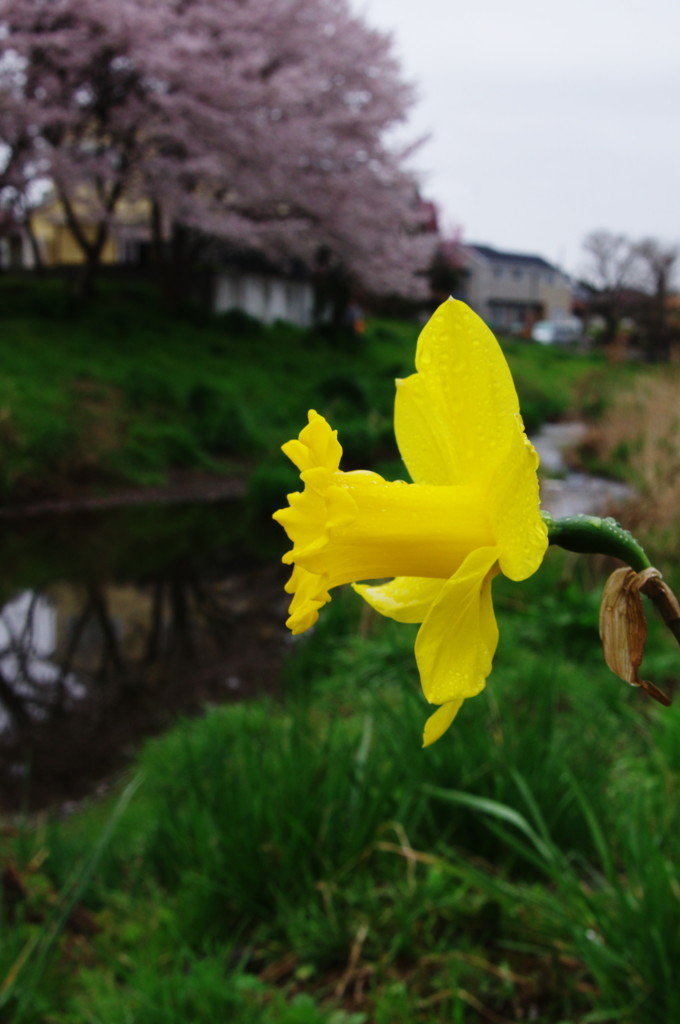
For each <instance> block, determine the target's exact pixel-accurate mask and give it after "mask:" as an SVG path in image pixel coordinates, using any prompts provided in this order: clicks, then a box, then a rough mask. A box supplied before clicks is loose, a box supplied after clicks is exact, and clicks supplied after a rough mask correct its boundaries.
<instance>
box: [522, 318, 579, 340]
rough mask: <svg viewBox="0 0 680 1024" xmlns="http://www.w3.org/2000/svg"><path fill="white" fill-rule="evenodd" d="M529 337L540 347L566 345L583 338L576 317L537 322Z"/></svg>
mask: <svg viewBox="0 0 680 1024" xmlns="http://www.w3.org/2000/svg"><path fill="white" fill-rule="evenodd" d="M531 337H532V338H533V340H534V341H539V342H540V343H541V344H542V345H568V344H570V343H571V342H574V341H580V340H581V338H582V337H583V324H582V323H581V321H580V320H579V319H578V317H576V316H571V317H566V318H565V319H564V320H539V321H538V323H536V324H534V326H533V328H532V330H531Z"/></svg>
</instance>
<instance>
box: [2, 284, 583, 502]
mask: <svg viewBox="0 0 680 1024" xmlns="http://www.w3.org/2000/svg"><path fill="white" fill-rule="evenodd" d="M0 326H1V328H2V338H3V341H2V344H1V345H0V467H1V470H0V493H1V494H4V495H5V496H6V497H9V496H17V495H18V496H20V497H21V496H30V495H32V494H45V493H58V494H61V493H64V492H65V493H67V494H69V493H73V492H79V491H82V490H83V489H90V490H91V489H93V488H95V489H99V490H101V489H106V488H111V487H113V486H117V485H120V484H121V483H132V484H142V485H143V484H154V483H158V482H161V481H163V480H164V479H165V477H166V475H167V473H168V472H169V471H170V470H173V469H190V470H193V471H195V472H199V473H219V474H223V473H237V474H240V475H243V476H245V477H250V476H251V475H253V474H255V473H259V481H260V483H259V484H258V482H257V478H256V482H255V494H256V496H258V497H259V496H260V495H261V490H262V484H261V481H262V479H263V478H272V477H275V479H276V483H277V486H278V488H279V493H280V492H281V490H284V491H285V489H286V487H289V486H290V484H291V483H292V480H293V477H292V475H291V474H289V473H287V472H286V470H285V469H282V468H281V465H282V463H281V457H280V454H279V446H280V444H281V443H282V441H283V440H285V439H286V438H288V437H291V436H294V435H296V434H297V433H298V432H299V430H300V429H301V427H302V426H303V424H304V423H305V421H306V415H307V410H308V409H310V408H316V409H317V411H319V412H321V413H322V414H323V415H325V416H326V417H327V418H328V419H329V421H330V422H331V423H333V425H334V426H337V427H338V428H339V431H340V437H341V443H342V444H343V448H344V453H345V465H346V467H347V468H355V467H357V466H362V465H367V464H368V465H369V466H371V467H373V466H381V467H384V466H386V465H388V466H390V467H391V468H392V470H393V471H394V472H396V473H402V470H401V469H400V468H399V463H398V461H397V460H398V454H397V451H396V447H395V443H394V437H393V430H392V410H393V401H394V378H395V377H398V376H404V375H407V374H409V373H411V372H412V370H413V358H414V352H415V342H416V338H417V335H418V330H419V328H418V325H417V324H415V323H409V322H398V321H378V320H373V321H369V324H368V328H367V331H366V334H365V336H364V337H363V338H362V339H360V340H359V341H358V342H357V341H356V340H355V341H351V343H348V344H346V345H345V347H344V348H343V342H342V340H338V339H337V338H336V339H331V338H329V337H327V336H326V335H324V334H315V333H314V332H313V331H306V330H301V329H298V328H295V327H293V326H291V325H287V324H275V325H273V326H271V327H264V326H262V325H260V324H258V323H256V322H255V321H252V320H249V319H248V318H247V317H245V316H243V315H232V314H226V315H223V316H211V315H208V314H205V313H200V312H197V311H196V310H188V311H185V313H184V314H178V315H175V316H170V315H168V314H167V313H166V312H164V311H163V310H162V308H161V305H160V302H159V299H158V296H157V295H156V294H155V292H154V291H153V289H152V288H150V287H149V286H146V285H144V284H143V283H139V284H136V285H134V286H133V285H127V286H123V285H121V284H120V283H117V284H114V283H111V282H110V283H108V284H107V283H105V286H103V287H102V289H101V294H100V296H99V298H98V299H97V301H96V303H94V304H93V305H92V306H90V307H87V308H85V309H82V310H75V309H73V308H72V307H71V306H70V305H69V302H68V301H67V293H66V291H65V289H64V286H63V285H62V284H61V283H60V282H59V281H57V280H50V279H48V280H46V281H44V280H36V279H32V278H27V277H23V278H18V279H17V278H12V277H0ZM506 350H507V353H508V358H509V360H510V363H511V366H512V369H513V372H514V374H515V377H516V381H517V386H518V390H519V394H520V399H521V403H522V406H523V409H524V415H525V419H526V423H527V427H528V428H529V429H531V430H534V429H536V428H537V427H538V426H539V425H540V423H541V422H543V421H544V420H545V419H553V418H557V417H559V416H561V415H563V414H564V413H565V411H566V410H567V408H568V407H569V405H570V403H571V401H572V400H573V395H574V391H575V389H576V388H577V386H578V384H579V381H581V380H582V379H583V378H584V377H587V376H588V374H590V373H591V372H592V371H593V368H594V367H597V366H599V365H601V363H600V360H599V358H598V357H595V356H580V355H574V354H569V353H564V352H562V351H558V350H555V349H550V348H546V347H544V346H537V345H531V344H528V343H520V342H508V343H507V345H506ZM271 489H272V488H270V491H271Z"/></svg>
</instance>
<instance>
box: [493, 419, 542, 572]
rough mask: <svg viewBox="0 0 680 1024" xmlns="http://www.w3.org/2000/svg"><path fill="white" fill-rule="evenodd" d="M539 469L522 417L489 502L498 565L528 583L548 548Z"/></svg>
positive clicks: (494, 483) (496, 478)
mask: <svg viewBox="0 0 680 1024" xmlns="http://www.w3.org/2000/svg"><path fill="white" fill-rule="evenodd" d="M537 469H538V455H537V453H536V450H535V448H534V446H533V445H532V444H531V442H530V441H529V440H528V438H527V437H526V435H525V433H524V428H523V426H522V421H521V419H520V418H519V416H518V417H517V425H516V432H515V436H514V437H513V439H512V443H511V446H510V448H509V449H508V452H507V457H506V458H505V459H504V460H503V462H502V464H501V465H500V466H499V468H498V472H497V473H496V476H495V478H494V480H493V483H492V486H491V488H490V490H489V499H488V512H489V517H490V519H491V521H492V523H493V530H494V534H495V536H496V543H497V544H498V547H499V549H500V555H499V558H498V563H499V565H500V568H501V572H503V573H504V574H505V575H506V576H507V577H508V578H509V579H511V580H524V579H527V577H528V576H531V575H532V574H533V573H535V572H536V570H537V569H538V567H539V566H540V564H541V562H542V561H543V556H544V555H545V552H546V548H547V547H548V529H547V527H546V525H545V523H544V522H543V520H542V518H541V515H540V496H539V490H538V476H537V474H536V470H537Z"/></svg>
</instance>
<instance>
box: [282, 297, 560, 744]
mask: <svg viewBox="0 0 680 1024" xmlns="http://www.w3.org/2000/svg"><path fill="white" fill-rule="evenodd" d="M416 371H417V372H416V373H414V374H412V376H410V377H407V378H406V379H405V380H398V381H397V382H396V383H397V394H396V403H395V411H394V426H395V434H396V439H397V444H398V445H399V450H400V452H401V455H402V458H403V460H404V463H405V464H406V467H407V469H408V471H409V473H410V475H411V479H412V480H413V481H414V482H413V483H405V482H403V481H396V482H388V481H386V480H384V479H383V478H382V477H381V476H378V474H376V473H372V472H368V471H364V470H357V471H354V472H343V471H341V470H340V457H341V455H342V448H341V447H340V444H339V442H338V439H337V431H335V430H332V429H331V428H330V426H329V424H328V423H327V422H326V420H325V419H324V418H323V416H320V415H319V414H318V413H316V412H314V411H313V410H312V411H311V412H310V413H309V422H308V424H307V426H306V427H304V429H303V430H302V431H301V433H300V436H299V437H298V438H297V439H296V440H293V441H289V442H288V443H287V444H285V445H283V451H284V453H285V454H286V455H287V456H288V458H289V459H291V460H292V462H293V463H294V464H295V465H296V466H297V468H298V469H299V470H300V477H301V480H302V482H303V484H304V490H303V491H302V492H296V493H294V494H290V495H288V502H289V505H288V507H287V508H285V509H281V510H280V511H278V512H276V513H275V514H274V518H275V519H276V520H277V521H278V522H279V523H281V525H282V526H283V527H284V529H285V530H286V533H287V534H288V536H289V538H290V539H291V541H292V542H293V548H292V550H291V551H289V552H288V553H287V554H286V555H284V557H283V561H284V562H285V563H287V564H293V566H294V567H293V573H292V576H291V578H290V580H289V582H288V584H287V586H286V590H287V592H288V593H290V594H292V595H293V599H292V601H291V604H290V617H289V618H288V621H287V623H286V624H287V626H288V627H289V628H290V629H291V630H292V632H293V633H302V632H304V630H306V629H309V627H310V626H312V625H313V624H314V623H315V622H316V620H317V619H318V615H319V609H320V608H321V607H322V606H323V605H324V604H326V602H327V601H330V594H329V591H330V590H332V589H333V587H337V586H340V585H341V584H343V583H353V584H354V589H355V590H356V591H357V593H359V594H361V596H362V597H363V598H364V599H365V600H366V601H368V603H369V604H370V605H372V606H373V608H375V609H377V611H379V612H381V613H382V614H383V615H387V616H390V617H391V618H393V619H396V620H397V621H398V622H418V623H422V625H421V627H420V630H419V632H418V637H417V639H416V645H415V654H416V661H417V664H418V669H419V672H420V679H421V683H422V687H423V692H424V694H425V697H426V698H427V700H428V701H429V702H430V703H431V704H437V705H440V706H439V708H438V710H437V711H435V713H434V714H433V715H431V716H430V718H429V719H428V720H427V722H426V724H425V731H424V736H423V742H424V745H425V746H428V745H429V744H430V743H433V742H434V741H435V740H437V739H439V737H440V736H441V735H442V733H443V732H445V730H446V729H448V727H449V725H450V724H451V722H452V721H453V719H454V717H455V715H456V714H457V712H458V710H459V708H460V706H461V704H462V703H463V701H464V700H465V698H466V697H473V696H475V694H477V693H479V691H480V690H481V689H483V687H484V685H485V681H486V677H487V676H488V675H489V673H490V671H491V661H492V658H493V655H494V653H495V650H496V645H497V643H498V629H497V626H496V620H495V618H494V613H493V606H492V602H491V581H492V579H493V577H494V576H496V575H497V574H498V573H499V572H502V573H504V574H505V575H506V576H508V577H509V578H510V579H513V580H522V579H526V577H528V576H530V575H531V574H532V573H534V572H535V571H536V569H537V568H538V567H539V565H540V564H541V561H542V559H543V555H544V553H545V549H546V546H547V543H548V538H547V530H546V527H545V525H544V523H543V521H542V519H541V515H540V509H539V497H538V480H537V476H536V469H537V466H538V456H537V454H536V452H535V450H534V448H533V447H532V445H531V444H530V443H529V441H528V439H527V437H526V435H525V433H524V427H523V424H522V419H521V416H520V413H519V404H518V401H517V394H516V392H515V387H514V384H513V381H512V377H511V375H510V370H509V369H508V365H507V363H506V361H505V358H504V357H503V353H502V352H501V349H500V347H499V346H498V343H497V342H496V339H495V338H494V336H493V335H492V334H491V332H490V331H489V329H488V328H487V327H486V326H485V324H484V323H483V322H482V320H480V319H479V317H478V316H476V314H475V313H473V312H472V310H471V309H469V308H468V307H467V306H466V305H465V304H464V303H462V302H457V301H455V300H453V299H449V300H448V301H447V302H445V303H444V304H443V305H442V306H440V307H439V309H438V310H437V311H436V312H435V313H434V315H433V317H432V318H431V320H430V321H429V323H428V324H427V325H426V327H425V328H424V329H423V331H422V333H421V335H420V338H419V339H418V346H417V350H416ZM386 578H389V579H390V582H387V583H369V582H366V581H374V580H383V579H386ZM359 584H360V585H359Z"/></svg>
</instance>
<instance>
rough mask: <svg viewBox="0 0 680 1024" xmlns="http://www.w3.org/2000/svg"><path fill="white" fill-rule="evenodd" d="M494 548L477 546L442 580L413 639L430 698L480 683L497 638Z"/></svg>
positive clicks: (445, 697) (456, 696)
mask: <svg viewBox="0 0 680 1024" xmlns="http://www.w3.org/2000/svg"><path fill="white" fill-rule="evenodd" d="M497 560H498V549H497V548H495V547H494V548H490V547H487V548H478V549H477V550H476V551H473V552H472V553H471V554H469V555H468V557H467V558H466V559H465V561H464V562H463V564H462V565H461V567H460V569H459V570H458V572H457V573H456V574H455V575H454V576H452V577H451V579H450V580H447V582H446V583H445V585H444V587H443V588H442V591H441V593H440V595H439V598H438V599H437V601H435V603H434V604H433V605H432V607H431V608H430V611H429V612H428V614H427V617H426V618H425V620H424V622H423V624H422V626H421V627H420V630H419V631H418V637H417V639H416V647H415V652H416V661H417V663H418V670H419V672H420V681H421V684H422V687H423V693H424V694H425V697H426V698H427V700H428V701H429V702H430V703H431V704H446V703H448V702H449V701H453V700H460V699H462V698H465V697H474V696H475V694H477V693H479V691H480V690H482V689H483V688H484V684H485V682H486V677H487V676H488V675H489V673H490V671H491V661H492V658H493V655H494V652H495V650H496V645H497V644H498V627H497V626H496V619H495V616H494V613H493V605H492V602H491V580H492V578H493V576H494V575H495V574H496V572H497V569H496V563H497Z"/></svg>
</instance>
